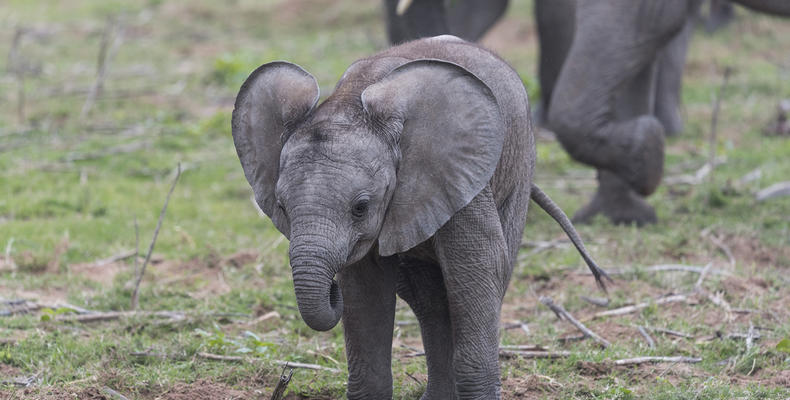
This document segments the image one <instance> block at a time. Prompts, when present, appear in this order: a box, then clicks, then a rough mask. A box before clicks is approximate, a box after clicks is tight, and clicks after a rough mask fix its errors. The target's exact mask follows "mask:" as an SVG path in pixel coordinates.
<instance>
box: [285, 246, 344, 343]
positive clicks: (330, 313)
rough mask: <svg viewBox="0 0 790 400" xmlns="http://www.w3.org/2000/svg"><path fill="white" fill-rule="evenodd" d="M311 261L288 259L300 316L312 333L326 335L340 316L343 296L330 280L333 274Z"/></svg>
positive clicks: (335, 284) (329, 269)
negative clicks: (291, 267) (320, 332)
mask: <svg viewBox="0 0 790 400" xmlns="http://www.w3.org/2000/svg"><path fill="white" fill-rule="evenodd" d="M325 264H326V263H324V262H322V261H321V260H319V259H315V258H313V257H304V256H302V257H295V258H291V265H292V266H293V280H294V292H295V293H296V302H297V305H298V307H299V314H301V315H302V319H303V320H304V322H305V323H306V324H307V326H309V327H310V328H312V329H315V330H317V331H328V330H330V329H332V328H334V327H335V325H337V323H338V321H340V317H341V316H342V315H343V295H342V294H341V292H340V287H339V286H338V284H337V282H336V281H335V280H334V279H333V277H334V275H335V273H334V272H335V270H334V269H333V268H331V266H328V265H325Z"/></svg>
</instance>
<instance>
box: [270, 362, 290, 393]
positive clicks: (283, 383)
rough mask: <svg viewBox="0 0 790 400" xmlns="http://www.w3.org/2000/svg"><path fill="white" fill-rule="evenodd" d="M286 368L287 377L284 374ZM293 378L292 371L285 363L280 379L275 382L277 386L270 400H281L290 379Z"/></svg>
mask: <svg viewBox="0 0 790 400" xmlns="http://www.w3.org/2000/svg"><path fill="white" fill-rule="evenodd" d="M286 368H287V369H288V375H286V374H285V370H286ZM293 376H294V369H293V368H289V366H288V363H285V366H283V370H282V372H280V379H279V380H278V381H277V386H276V387H275V388H274V392H272V397H271V400H280V399H282V397H283V395H284V394H285V389H286V388H288V383H290V382H291V378H292V377H293Z"/></svg>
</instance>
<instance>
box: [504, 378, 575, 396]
mask: <svg viewBox="0 0 790 400" xmlns="http://www.w3.org/2000/svg"><path fill="white" fill-rule="evenodd" d="M560 388H561V385H560V384H559V383H557V382H556V381H555V380H554V379H552V378H550V377H548V376H543V375H526V376H518V377H508V378H507V379H505V380H503V381H502V398H505V399H528V400H532V399H545V398H546V397H547V396H551V394H552V393H554V392H556V391H557V390H558V389H560Z"/></svg>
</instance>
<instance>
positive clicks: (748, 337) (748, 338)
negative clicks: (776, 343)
mask: <svg viewBox="0 0 790 400" xmlns="http://www.w3.org/2000/svg"><path fill="white" fill-rule="evenodd" d="M755 333H756V332H755V331H754V325H752V324H751V323H749V332H748V333H747V334H746V350H750V349H751V348H752V346H753V345H754V339H755V338H756V337H755ZM757 335H758V336H759V333H758V334H757Z"/></svg>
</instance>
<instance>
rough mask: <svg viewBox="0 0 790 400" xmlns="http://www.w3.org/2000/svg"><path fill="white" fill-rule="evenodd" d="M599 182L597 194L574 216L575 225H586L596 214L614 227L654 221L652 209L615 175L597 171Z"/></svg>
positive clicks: (653, 210) (654, 213) (654, 215)
mask: <svg viewBox="0 0 790 400" xmlns="http://www.w3.org/2000/svg"><path fill="white" fill-rule="evenodd" d="M598 182H599V186H598V191H597V192H596V193H595V196H593V198H592V200H590V202H589V203H587V205H585V206H584V207H582V208H581V209H580V210H579V211H577V212H576V214H574V216H573V222H574V223H579V224H584V223H589V222H591V221H592V219H593V218H594V217H595V216H596V215H598V214H603V215H604V216H605V217H606V218H608V219H609V221H611V222H612V223H613V224H625V225H628V224H633V223H636V225H637V226H643V225H646V224H653V223H655V222H656V221H657V218H656V211H655V209H654V208H653V207H652V206H651V205H650V204H648V203H647V201H645V199H644V198H642V197H641V196H639V195H638V194H637V193H636V192H634V191H633V190H631V189H630V188H629V186H628V185H627V184H626V183H625V182H624V181H622V180H621V179H620V178H619V177H618V176H616V175H615V174H613V173H611V172H608V171H604V170H599V171H598Z"/></svg>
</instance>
